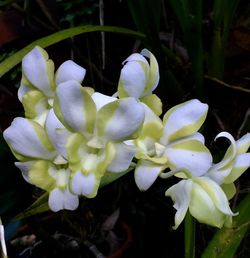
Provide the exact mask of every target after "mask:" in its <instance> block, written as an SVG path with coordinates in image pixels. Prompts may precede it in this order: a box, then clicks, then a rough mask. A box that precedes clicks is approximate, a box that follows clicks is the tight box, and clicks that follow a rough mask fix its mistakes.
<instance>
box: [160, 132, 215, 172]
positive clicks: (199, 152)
mask: <svg viewBox="0 0 250 258" xmlns="http://www.w3.org/2000/svg"><path fill="white" fill-rule="evenodd" d="M164 155H165V156H166V157H167V158H168V161H169V164H170V168H171V169H185V170H188V171H189V172H190V173H191V174H192V175H193V176H201V175H203V174H205V173H206V172H207V171H208V169H209V168H210V167H211V165H212V155H211V154H210V152H209V150H208V149H207V148H206V146H205V145H204V144H203V143H201V142H200V141H197V140H193V139H192V137H191V139H189V137H187V138H184V139H182V140H179V141H176V142H173V143H172V144H170V145H168V146H167V147H166V149H165V154H164Z"/></svg>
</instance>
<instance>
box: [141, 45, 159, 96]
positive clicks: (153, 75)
mask: <svg viewBox="0 0 250 258" xmlns="http://www.w3.org/2000/svg"><path fill="white" fill-rule="evenodd" d="M141 54H142V55H143V56H146V57H147V58H149V62H150V68H149V74H148V80H147V86H146V87H145V90H144V94H143V95H144V96H146V95H149V94H151V93H152V91H153V90H154V89H155V88H156V87H157V85H158V83H159V80H160V75H159V67H158V63H157V60H156V58H155V56H154V55H153V54H152V53H151V52H150V51H148V50H147V49H143V50H142V51H141Z"/></svg>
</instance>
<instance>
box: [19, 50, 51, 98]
mask: <svg viewBox="0 0 250 258" xmlns="http://www.w3.org/2000/svg"><path fill="white" fill-rule="evenodd" d="M22 71H23V74H24V75H25V77H26V78H27V80H28V81H29V82H30V83H31V84H32V85H33V87H35V88H37V89H39V90H40V91H41V92H43V94H44V95H46V96H47V97H53V95H54V93H53V92H54V89H55V83H54V63H53V61H52V60H50V59H49V57H48V54H47V52H46V51H45V50H44V49H42V48H41V47H38V46H36V47H35V48H33V49H32V50H31V51H30V52H29V53H28V54H27V55H26V56H24V58H23V60H22Z"/></svg>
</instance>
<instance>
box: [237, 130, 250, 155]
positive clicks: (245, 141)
mask: <svg viewBox="0 0 250 258" xmlns="http://www.w3.org/2000/svg"><path fill="white" fill-rule="evenodd" d="M236 146H237V153H238V154H242V153H245V152H247V150H248V149H249V147H250V133H246V134H245V135H243V136H242V137H241V138H240V139H239V140H238V141H236Z"/></svg>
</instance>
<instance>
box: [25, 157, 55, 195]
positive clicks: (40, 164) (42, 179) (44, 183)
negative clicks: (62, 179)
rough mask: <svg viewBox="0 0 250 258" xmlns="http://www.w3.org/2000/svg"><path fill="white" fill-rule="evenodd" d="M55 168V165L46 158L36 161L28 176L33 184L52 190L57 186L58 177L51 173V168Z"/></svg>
mask: <svg viewBox="0 0 250 258" xmlns="http://www.w3.org/2000/svg"><path fill="white" fill-rule="evenodd" d="M51 168H52V169H55V168H54V165H53V164H52V163H50V162H48V161H45V160H39V161H36V162H35V163H34V165H33V166H32V167H31V168H30V170H29V172H28V178H29V180H30V182H31V183H32V184H33V185H36V186H37V187H40V188H41V189H43V190H45V191H48V192H50V191H51V190H52V189H54V188H55V187H56V178H55V177H53V175H51V174H50V169H51Z"/></svg>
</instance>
